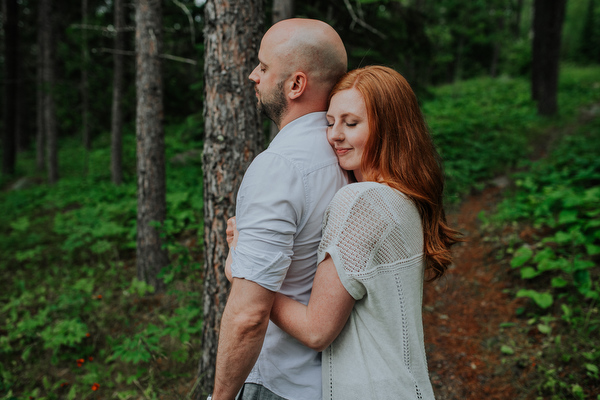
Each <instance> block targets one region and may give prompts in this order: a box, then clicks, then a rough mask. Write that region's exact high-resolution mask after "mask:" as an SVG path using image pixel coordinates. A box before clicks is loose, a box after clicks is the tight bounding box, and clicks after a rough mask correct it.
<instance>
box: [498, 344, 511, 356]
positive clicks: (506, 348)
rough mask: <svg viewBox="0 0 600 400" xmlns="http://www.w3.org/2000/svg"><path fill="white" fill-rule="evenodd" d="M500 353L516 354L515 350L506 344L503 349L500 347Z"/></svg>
mask: <svg viewBox="0 0 600 400" xmlns="http://www.w3.org/2000/svg"><path fill="white" fill-rule="evenodd" d="M500 351H501V352H502V354H515V351H514V350H513V348H512V347H510V346H507V345H505V344H503V345H502V347H500Z"/></svg>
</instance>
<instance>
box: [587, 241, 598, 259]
mask: <svg viewBox="0 0 600 400" xmlns="http://www.w3.org/2000/svg"><path fill="white" fill-rule="evenodd" d="M585 250H586V251H587V253H588V255H589V256H595V255H598V254H600V246H596V245H595V244H591V243H588V244H586V245H585Z"/></svg>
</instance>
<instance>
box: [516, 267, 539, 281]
mask: <svg viewBox="0 0 600 400" xmlns="http://www.w3.org/2000/svg"><path fill="white" fill-rule="evenodd" d="M539 274H540V272H539V271H537V270H536V269H535V268H532V267H525V268H522V269H521V279H531V278H535V277H536V276H538V275H539Z"/></svg>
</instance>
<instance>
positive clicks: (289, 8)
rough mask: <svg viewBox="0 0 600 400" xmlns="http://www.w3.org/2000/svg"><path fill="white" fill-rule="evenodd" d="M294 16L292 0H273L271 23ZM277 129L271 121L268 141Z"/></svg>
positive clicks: (277, 131)
mask: <svg viewBox="0 0 600 400" xmlns="http://www.w3.org/2000/svg"><path fill="white" fill-rule="evenodd" d="M293 16H294V0H273V18H272V21H271V23H272V24H273V25H275V24H276V23H277V22H279V21H282V20H284V19H289V18H292V17H293ZM278 133H279V129H278V128H277V125H276V124H275V122H273V121H271V123H270V128H269V142H270V141H271V140H273V139H274V138H275V136H277V134H278Z"/></svg>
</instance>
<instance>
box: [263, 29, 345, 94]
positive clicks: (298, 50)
mask: <svg viewBox="0 0 600 400" xmlns="http://www.w3.org/2000/svg"><path fill="white" fill-rule="evenodd" d="M262 46H270V47H271V50H272V51H273V52H274V53H275V54H277V57H278V58H279V59H280V60H281V61H282V64H283V72H284V73H285V74H287V75H290V74H292V73H294V72H296V71H301V72H304V73H305V74H307V75H308V77H309V80H311V81H312V83H314V85H311V86H315V88H314V89H316V87H320V88H322V89H323V90H325V91H326V92H327V93H329V91H330V90H331V89H332V88H333V86H334V85H335V83H336V82H337V80H338V79H339V78H340V77H341V76H342V75H344V74H345V73H346V70H347V68H348V57H347V55H346V49H345V48H344V44H343V42H342V39H341V38H340V36H339V35H338V34H337V32H336V31H335V30H334V29H333V28H332V27H331V26H329V25H328V24H326V23H325V22H322V21H318V20H313V19H301V18H293V19H286V20H283V21H280V22H278V23H276V24H275V25H273V26H272V27H271V28H270V29H269V30H268V31H267V33H266V34H265V36H264V37H263V42H262V44H261V47H262Z"/></svg>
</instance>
